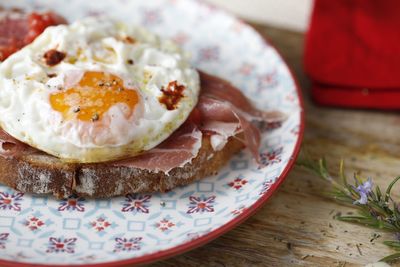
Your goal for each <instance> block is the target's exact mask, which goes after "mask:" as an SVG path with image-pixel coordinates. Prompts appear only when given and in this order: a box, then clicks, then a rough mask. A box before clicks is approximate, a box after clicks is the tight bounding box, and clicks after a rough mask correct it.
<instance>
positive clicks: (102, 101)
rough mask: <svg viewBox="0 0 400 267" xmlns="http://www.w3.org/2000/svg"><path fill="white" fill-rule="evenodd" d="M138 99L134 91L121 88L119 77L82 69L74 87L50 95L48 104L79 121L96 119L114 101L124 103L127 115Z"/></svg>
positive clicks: (65, 116)
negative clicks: (83, 72) (82, 72)
mask: <svg viewBox="0 0 400 267" xmlns="http://www.w3.org/2000/svg"><path fill="white" fill-rule="evenodd" d="M138 101H139V97H138V94H137V92H136V91H135V90H130V89H126V88H124V83H123V80H122V79H121V78H119V77H117V76H115V75H113V74H109V73H104V72H95V71H89V72H86V73H85V74H84V75H83V77H82V79H81V80H80V81H79V83H78V84H77V85H75V86H74V87H72V88H68V89H67V90H62V91H60V92H57V93H54V94H51V95H50V104H51V107H52V108H53V109H54V110H56V111H59V112H61V113H62V115H63V118H64V119H71V118H74V117H75V116H76V118H78V119H79V120H81V121H97V120H99V119H101V117H102V115H103V114H104V113H105V112H107V111H108V110H109V108H110V107H111V106H113V105H115V104H118V103H123V104H126V106H127V107H129V110H128V114H129V115H130V114H131V113H132V111H133V108H134V107H135V105H136V104H137V103H138ZM124 114H126V113H125V112H124Z"/></svg>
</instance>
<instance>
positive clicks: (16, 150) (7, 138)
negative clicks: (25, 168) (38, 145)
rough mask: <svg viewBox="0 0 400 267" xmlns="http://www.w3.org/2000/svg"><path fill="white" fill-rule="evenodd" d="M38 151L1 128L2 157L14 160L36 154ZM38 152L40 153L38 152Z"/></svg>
mask: <svg viewBox="0 0 400 267" xmlns="http://www.w3.org/2000/svg"><path fill="white" fill-rule="evenodd" d="M36 151H37V150H36V149H34V148H33V147H31V146H28V145H26V144H24V143H22V142H20V141H18V140H17V139H15V138H14V137H12V136H11V135H9V134H8V133H6V132H5V131H3V130H2V129H1V128H0V156H1V157H5V158H12V157H15V156H18V155H21V154H30V153H34V152H36ZM37 152H38V151H37Z"/></svg>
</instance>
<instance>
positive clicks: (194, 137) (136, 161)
mask: <svg viewBox="0 0 400 267" xmlns="http://www.w3.org/2000/svg"><path fill="white" fill-rule="evenodd" d="M201 140H202V133H201V131H200V130H199V129H198V127H197V126H196V125H195V124H193V123H191V122H188V121H187V122H185V123H184V124H183V125H182V126H181V127H180V128H179V129H178V130H177V131H175V132H174V133H173V134H172V135H171V136H170V137H168V138H167V139H166V140H165V141H164V142H162V143H161V144H159V145H158V146H157V147H155V148H153V149H150V150H149V151H146V152H144V153H143V154H140V155H139V156H136V157H133V158H130V159H125V160H121V161H118V162H115V163H113V165H116V166H129V167H135V168H139V169H144V170H149V171H153V172H159V171H162V172H164V173H168V172H169V171H170V170H171V169H173V168H175V167H178V166H184V165H185V164H186V163H188V162H190V161H191V160H192V159H193V158H195V157H196V156H197V154H198V153H199V150H200V147H201Z"/></svg>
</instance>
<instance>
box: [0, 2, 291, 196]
mask: <svg viewBox="0 0 400 267" xmlns="http://www.w3.org/2000/svg"><path fill="white" fill-rule="evenodd" d="M0 35H1V37H0V60H1V61H2V62H1V63H0V127H1V129H0V182H1V183H3V184H6V185H8V186H10V187H12V188H15V189H17V190H19V191H22V192H32V193H37V194H53V195H55V196H56V197H67V196H68V195H70V194H77V195H82V196H89V197H111V196H118V195H123V194H127V193H136V192H154V191H161V192H164V191H167V190H170V189H172V188H174V187H176V186H180V185H186V184H189V183H191V182H192V181H194V180H197V179H201V178H203V177H206V176H208V175H210V174H214V173H216V172H217V171H218V170H219V169H220V168H221V167H222V166H223V165H224V164H225V163H226V162H227V161H228V160H229V159H230V157H231V156H232V155H233V154H235V153H237V152H238V151H240V150H241V149H243V148H244V147H245V146H246V147H247V148H248V149H249V150H250V151H251V152H252V154H253V156H254V158H255V160H259V152H258V149H259V145H260V131H259V129H258V128H257V127H256V124H254V123H253V122H262V123H276V122H280V121H282V120H284V118H285V115H284V114H282V113H280V112H278V111H262V110H259V109H257V108H256V107H255V106H254V105H252V103H251V102H250V101H249V100H248V99H247V98H246V97H245V96H244V95H243V93H242V92H241V91H240V90H239V89H237V88H235V87H234V86H233V85H232V84H230V83H229V82H227V81H224V80H222V79H220V78H218V77H215V76H213V75H210V74H207V73H204V72H201V71H198V70H196V69H194V68H193V67H192V66H191V65H190V63H189V59H188V55H187V54H186V53H184V52H183V51H182V50H181V49H180V48H179V47H178V46H177V45H176V44H175V43H173V42H171V41H169V40H165V39H162V38H160V37H158V36H157V35H155V34H153V33H151V32H149V31H148V30H146V29H144V28H141V27H138V26H133V25H127V24H124V23H122V22H118V21H114V20H112V19H108V18H93V17H90V18H85V19H82V20H79V21H75V22H73V23H72V24H69V25H68V24H66V22H65V20H64V19H62V18H61V17H59V16H57V15H55V14H53V13H50V12H48V13H31V14H27V13H24V12H22V11H20V10H1V11H0ZM221 68H223V66H221Z"/></svg>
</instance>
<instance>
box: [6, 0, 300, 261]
mask: <svg viewBox="0 0 400 267" xmlns="http://www.w3.org/2000/svg"><path fill="white" fill-rule="evenodd" d="M197 2H198V3H199V4H202V5H207V6H211V7H212V8H213V9H219V10H223V9H221V8H219V7H216V6H214V5H213V4H210V3H206V2H203V0H197ZM223 11H224V12H225V13H228V14H230V15H231V16H233V17H235V18H236V16H234V15H233V14H231V13H230V12H229V11H226V10H223ZM236 19H237V20H239V21H240V22H241V23H243V24H244V25H246V26H247V27H249V28H251V29H252V30H253V31H254V32H256V33H257V34H258V35H259V36H261V35H260V34H259V33H258V31H256V30H255V29H254V28H253V27H252V26H250V25H249V24H248V23H246V22H244V21H243V20H241V19H239V18H236ZM261 38H263V39H264V40H267V41H265V43H266V44H268V45H269V46H271V47H272V48H273V49H274V50H275V52H276V53H277V54H278V55H279V56H280V57H281V58H282V60H283V62H284V63H285V64H286V66H287V68H288V71H289V74H290V77H291V78H292V80H293V81H294V83H295V89H296V93H297V96H298V99H299V105H300V128H299V135H298V139H297V142H296V145H295V147H294V150H293V154H292V156H291V157H290V160H289V162H288V164H287V165H286V167H285V169H284V170H283V172H282V173H281V175H280V176H279V177H278V179H277V181H276V182H275V183H274V184H273V185H272V186H271V188H270V189H269V190H268V191H267V193H265V194H264V195H263V196H262V197H260V198H259V199H258V200H257V201H256V202H255V203H254V204H253V205H251V206H250V207H248V208H247V209H246V210H245V211H244V212H243V213H242V214H240V215H238V216H237V217H235V218H234V219H232V220H230V221H229V222H228V223H226V224H224V225H223V226H221V227H219V228H217V229H215V230H213V231H211V232H209V233H207V234H205V235H203V236H201V237H199V238H197V239H194V240H191V241H189V242H186V243H183V244H181V245H178V246H175V247H173V248H169V249H166V250H161V251H158V252H155V253H150V254H146V255H143V256H140V257H137V258H132V259H125V260H119V261H110V262H104V263H93V264H86V263H83V264H68V265H58V264H52V265H50V264H49V265H47V264H34V263H23V262H16V261H8V260H2V259H0V264H1V266H4V267H49V266H57V267H66V266H88V267H89V266H90V267H117V266H118V267H121V266H128V265H132V264H148V263H151V262H155V261H160V260H163V259H167V258H170V257H173V256H177V255H180V254H182V253H185V252H188V251H190V250H193V249H195V248H198V247H201V246H203V245H205V244H207V243H208V242H211V241H212V240H214V239H216V238H218V237H220V236H221V235H223V234H225V233H227V232H228V231H230V230H232V229H233V228H235V227H236V226H238V225H239V224H241V223H243V222H244V221H245V220H247V219H248V218H249V217H250V216H252V215H254V214H255V213H256V212H257V211H258V210H259V209H260V208H261V207H262V206H263V205H264V204H265V203H266V202H267V200H268V199H269V198H270V197H271V196H272V194H273V193H274V192H275V191H277V189H278V187H279V186H280V185H281V184H282V183H283V181H284V180H285V178H286V177H287V175H288V174H289V172H290V170H291V169H292V168H293V166H294V163H295V160H296V158H297V156H298V154H299V152H300V148H301V142H302V140H303V134H304V126H305V121H304V120H305V119H304V103H303V97H302V93H301V90H300V86H299V83H298V81H297V79H296V78H295V77H294V75H293V71H292V70H291V69H290V67H289V66H288V65H287V63H286V61H285V60H284V59H283V57H282V55H281V53H280V52H279V51H278V49H276V47H275V46H274V45H273V44H272V43H271V42H270V40H268V39H267V38H265V37H264V36H261Z"/></svg>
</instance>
